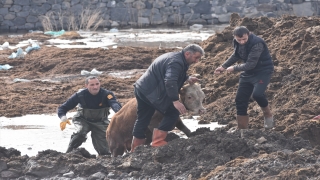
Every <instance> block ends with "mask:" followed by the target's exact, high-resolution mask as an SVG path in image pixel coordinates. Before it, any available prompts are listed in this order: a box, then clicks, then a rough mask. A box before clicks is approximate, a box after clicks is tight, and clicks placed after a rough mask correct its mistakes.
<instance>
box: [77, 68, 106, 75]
mask: <svg viewBox="0 0 320 180" xmlns="http://www.w3.org/2000/svg"><path fill="white" fill-rule="evenodd" d="M100 74H102V72H100V71H98V70H96V69H95V68H94V69H92V70H91V72H89V71H86V70H81V75H100Z"/></svg>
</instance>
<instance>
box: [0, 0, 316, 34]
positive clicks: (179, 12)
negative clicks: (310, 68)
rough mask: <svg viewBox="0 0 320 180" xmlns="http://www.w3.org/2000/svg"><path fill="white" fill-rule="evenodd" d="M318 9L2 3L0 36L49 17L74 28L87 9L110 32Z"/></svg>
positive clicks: (242, 3)
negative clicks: (232, 15)
mask: <svg viewBox="0 0 320 180" xmlns="http://www.w3.org/2000/svg"><path fill="white" fill-rule="evenodd" d="M318 7H320V2H318V0H313V1H312V0H0V25H1V26H0V32H17V31H21V30H24V31H25V30H43V27H44V26H43V24H42V20H41V19H42V18H44V19H45V17H44V16H46V17H50V18H51V23H52V24H53V27H52V30H61V29H62V28H63V29H65V30H70V29H72V28H73V27H75V26H76V25H75V24H72V23H71V22H72V20H70V18H72V17H73V18H74V19H75V20H73V21H74V22H76V24H78V26H79V24H80V22H79V19H80V18H79V16H80V14H81V13H82V12H84V10H85V9H87V10H88V9H90V11H88V12H94V11H99V12H100V13H101V14H100V16H99V17H100V18H101V20H102V23H101V24H100V25H99V27H101V28H111V27H115V26H121V27H145V26H153V25H179V26H180V25H191V24H220V23H228V22H229V18H230V15H231V13H233V12H237V13H239V14H240V15H241V16H242V17H244V16H247V17H258V16H267V17H277V16H281V15H282V14H294V15H297V16H313V15H319V10H318ZM77 19H78V22H77V21H76V20H77ZM60 20H61V21H60ZM82 29H83V28H82Z"/></svg>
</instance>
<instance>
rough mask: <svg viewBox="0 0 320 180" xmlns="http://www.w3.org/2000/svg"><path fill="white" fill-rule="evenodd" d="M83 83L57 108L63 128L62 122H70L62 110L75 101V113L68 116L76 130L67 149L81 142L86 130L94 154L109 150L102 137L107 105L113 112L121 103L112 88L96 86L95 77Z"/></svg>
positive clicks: (69, 107)
mask: <svg viewBox="0 0 320 180" xmlns="http://www.w3.org/2000/svg"><path fill="white" fill-rule="evenodd" d="M85 87H86V89H81V90H79V91H78V92H77V93H75V94H73V95H72V96H71V97H70V98H69V99H68V100H67V101H66V102H65V103H63V104H62V105H61V106H60V107H59V108H58V116H59V118H60V119H61V123H60V128H61V130H62V131H63V130H64V129H65V127H66V124H70V122H69V120H68V119H67V117H66V113H67V112H68V111H69V110H71V109H73V108H75V107H76V106H77V105H78V107H77V113H76V114H75V115H74V117H73V119H72V121H73V123H74V126H75V128H76V132H75V133H73V134H72V135H71V140H70V142H69V147H68V149H67V153H68V152H70V151H72V150H73V149H75V148H78V147H79V146H80V145H81V144H82V143H83V142H85V141H86V139H87V134H88V132H90V131H91V138H92V144H93V146H94V149H95V150H96V151H97V152H98V154H99V155H107V154H110V153H109V148H108V143H107V140H106V130H107V127H108V125H109V120H108V115H109V109H110V107H111V108H112V110H113V111H114V112H118V111H119V110H120V109H121V105H120V103H119V102H118V101H117V99H116V97H115V95H114V94H113V92H111V91H109V90H106V89H102V88H100V82H99V80H98V78H97V77H95V76H89V77H88V78H86V80H85Z"/></svg>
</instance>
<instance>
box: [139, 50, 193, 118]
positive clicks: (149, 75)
mask: <svg viewBox="0 0 320 180" xmlns="http://www.w3.org/2000/svg"><path fill="white" fill-rule="evenodd" d="M188 69H189V65H188V63H187V61H186V59H185V57H184V52H183V51H180V52H170V53H166V54H163V55H161V56H159V57H158V58H156V59H155V60H154V61H153V63H152V64H151V65H150V67H149V68H148V69H147V71H146V72H145V73H144V74H143V75H142V76H141V77H140V78H139V79H138V80H137V81H136V83H135V84H134V86H135V88H136V89H137V90H138V91H139V92H141V94H143V95H144V96H145V97H146V98H147V99H148V100H149V101H150V102H151V103H152V104H153V105H154V106H155V107H156V108H157V109H158V110H159V111H160V112H162V113H165V111H166V110H167V108H168V107H169V106H170V105H171V104H172V102H173V101H177V100H179V90H180V89H181V87H182V86H183V84H184V82H185V81H186V80H187V79H188V76H187V71H188Z"/></svg>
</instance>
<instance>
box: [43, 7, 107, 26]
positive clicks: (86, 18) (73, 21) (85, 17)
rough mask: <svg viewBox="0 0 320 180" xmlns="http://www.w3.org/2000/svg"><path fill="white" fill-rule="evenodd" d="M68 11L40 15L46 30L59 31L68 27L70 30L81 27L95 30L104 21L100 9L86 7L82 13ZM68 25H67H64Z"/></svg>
mask: <svg viewBox="0 0 320 180" xmlns="http://www.w3.org/2000/svg"><path fill="white" fill-rule="evenodd" d="M67 12H68V10H67V11H66V12H48V13H47V14H46V15H43V16H40V21H41V24H42V27H43V29H44V31H59V30H62V29H64V28H67V30H68V31H71V30H74V31H77V30H79V29H82V30H86V31H88V30H92V31H95V30H96V29H97V28H98V27H99V26H100V25H101V24H102V23H103V18H102V17H101V13H100V11H99V10H90V9H89V8H86V9H84V10H83V11H82V12H81V13H80V15H75V14H70V13H67ZM64 26H66V27H64Z"/></svg>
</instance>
